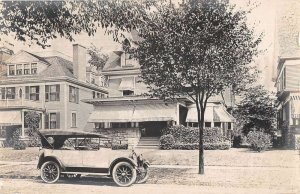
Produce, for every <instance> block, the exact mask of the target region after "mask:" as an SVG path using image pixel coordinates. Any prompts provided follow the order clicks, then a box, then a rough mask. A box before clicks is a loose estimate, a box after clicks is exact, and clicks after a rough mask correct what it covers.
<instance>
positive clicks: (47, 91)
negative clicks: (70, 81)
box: [45, 86, 49, 102]
mask: <svg viewBox="0 0 300 194" xmlns="http://www.w3.org/2000/svg"><path fill="white" fill-rule="evenodd" d="M45 101H46V102H48V101H49V86H45Z"/></svg>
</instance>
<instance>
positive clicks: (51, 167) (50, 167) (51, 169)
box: [41, 161, 60, 183]
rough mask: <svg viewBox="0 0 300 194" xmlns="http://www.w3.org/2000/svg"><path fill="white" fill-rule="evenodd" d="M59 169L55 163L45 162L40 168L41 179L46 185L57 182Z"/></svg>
mask: <svg viewBox="0 0 300 194" xmlns="http://www.w3.org/2000/svg"><path fill="white" fill-rule="evenodd" d="M59 175H60V168H59V165H58V164H57V163H56V162H53V161H47V162H45V163H44V164H43V165H42V167H41V178H42V180H43V181H44V182H46V183H55V182H56V181H58V179H59Z"/></svg>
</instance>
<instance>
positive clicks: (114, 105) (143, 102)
mask: <svg viewBox="0 0 300 194" xmlns="http://www.w3.org/2000/svg"><path fill="white" fill-rule="evenodd" d="M140 73H141V72H140V65H139V63H138V62H137V61H136V60H135V59H133V58H132V57H131V56H130V55H129V54H127V53H125V52H123V51H114V52H112V53H111V55H110V57H109V59H108V61H107V63H106V65H105V66H104V68H103V70H102V74H103V75H105V76H106V77H107V79H108V90H109V98H106V99H91V100H88V99H87V100H84V102H87V103H90V104H93V105H94V111H93V112H92V114H91V116H90V119H89V122H91V123H94V124H95V128H96V130H98V131H99V132H101V133H105V134H108V135H113V136H114V137H116V139H119V140H120V141H123V140H125V141H128V144H129V145H131V146H135V145H137V144H138V142H139V141H140V138H141V137H142V138H149V137H156V138H157V137H160V136H161V130H162V129H163V128H166V127H167V126H168V125H178V124H182V125H189V126H194V127H196V125H197V124H196V123H197V114H196V112H195V109H196V108H195V107H194V105H193V101H191V100H190V99H189V98H185V97H182V98H177V99H176V100H175V101H171V100H169V101H163V100H159V99H153V98H149V97H145V96H143V94H144V93H147V92H148V90H147V86H146V85H145V84H144V83H143V82H141V81H142V80H141V78H139V75H140ZM227 96H228V95H227ZM227 96H226V97H227ZM216 99H217V98H214V100H213V101H210V102H209V103H208V107H207V111H206V115H205V125H206V126H207V127H209V126H210V127H213V126H218V127H221V128H223V129H224V134H226V133H227V130H228V129H232V124H233V122H234V118H233V117H232V116H231V115H230V114H229V113H227V111H226V110H225V108H224V105H223V103H222V101H220V100H216Z"/></svg>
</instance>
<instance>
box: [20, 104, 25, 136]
mask: <svg viewBox="0 0 300 194" xmlns="http://www.w3.org/2000/svg"><path fill="white" fill-rule="evenodd" d="M21 114H22V116H21V120H22V128H21V136H20V137H21V138H24V137H25V128H24V122H25V116H24V111H23V110H22V111H21Z"/></svg>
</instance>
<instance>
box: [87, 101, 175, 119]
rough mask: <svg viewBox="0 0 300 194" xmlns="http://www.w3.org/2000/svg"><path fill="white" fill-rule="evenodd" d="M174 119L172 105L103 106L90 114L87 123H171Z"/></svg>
mask: <svg viewBox="0 0 300 194" xmlns="http://www.w3.org/2000/svg"><path fill="white" fill-rule="evenodd" d="M175 118H176V105H172V104H169V105H165V104H163V103H161V104H137V105H134V104H129V105H104V106H98V107H97V110H94V111H93V112H92V113H91V115H90V117H89V119H88V122H91V123H97V122H145V121H172V120H175Z"/></svg>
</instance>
